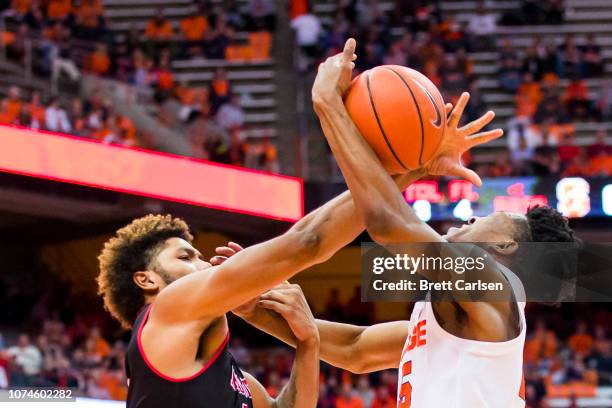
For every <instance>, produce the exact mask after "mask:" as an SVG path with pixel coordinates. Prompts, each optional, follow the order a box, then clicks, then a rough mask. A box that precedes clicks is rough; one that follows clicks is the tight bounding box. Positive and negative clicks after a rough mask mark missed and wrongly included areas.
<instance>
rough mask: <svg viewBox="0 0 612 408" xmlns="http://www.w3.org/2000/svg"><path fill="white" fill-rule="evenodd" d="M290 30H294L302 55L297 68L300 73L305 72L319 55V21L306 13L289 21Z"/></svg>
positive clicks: (314, 16)
mask: <svg viewBox="0 0 612 408" xmlns="http://www.w3.org/2000/svg"><path fill="white" fill-rule="evenodd" d="M291 28H293V29H294V30H295V35H296V42H297V45H298V47H299V48H300V50H301V53H302V54H301V59H300V60H299V62H298V66H299V69H300V71H302V72H305V71H306V70H308V68H309V67H310V65H311V64H312V60H313V59H315V58H316V57H317V56H318V55H319V51H318V44H319V37H320V35H321V21H320V20H319V17H317V16H316V15H314V14H312V13H310V12H307V13H305V14H301V15H299V16H298V17H296V18H294V19H293V20H291Z"/></svg>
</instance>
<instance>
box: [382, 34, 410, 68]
mask: <svg viewBox="0 0 612 408" xmlns="http://www.w3.org/2000/svg"><path fill="white" fill-rule="evenodd" d="M383 62H384V64H385V65H402V66H407V65H408V53H407V52H406V49H405V48H404V44H403V42H402V41H401V40H398V41H395V42H394V43H393V45H391V49H390V51H389V53H387V55H386V56H385V58H384V60H383Z"/></svg>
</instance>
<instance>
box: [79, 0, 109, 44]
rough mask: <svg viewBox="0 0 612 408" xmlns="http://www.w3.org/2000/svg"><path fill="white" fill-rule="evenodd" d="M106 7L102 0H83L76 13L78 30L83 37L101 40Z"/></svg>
mask: <svg viewBox="0 0 612 408" xmlns="http://www.w3.org/2000/svg"><path fill="white" fill-rule="evenodd" d="M103 16H104V8H103V6H102V2H101V1H100V0H81V2H80V5H79V7H78V9H77V14H76V25H77V32H78V33H79V35H80V36H81V37H82V38H85V39H90V40H100V39H101V38H102V37H103V34H104V17H103Z"/></svg>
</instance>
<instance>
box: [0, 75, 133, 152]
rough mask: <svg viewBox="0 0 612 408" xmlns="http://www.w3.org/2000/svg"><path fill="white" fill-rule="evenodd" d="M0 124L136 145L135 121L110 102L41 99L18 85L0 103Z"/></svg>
mask: <svg viewBox="0 0 612 408" xmlns="http://www.w3.org/2000/svg"><path fill="white" fill-rule="evenodd" d="M0 123H2V124H6V125H18V126H27V127H30V128H33V129H40V130H47V131H52V132H59V133H65V134H70V135H74V136H79V137H84V138H89V139H95V140H99V141H101V142H104V143H112V144H118V145H123V146H138V143H139V140H138V137H137V131H136V128H135V127H134V124H133V123H132V121H131V120H130V118H128V117H127V116H125V115H122V114H120V113H118V112H116V111H115V110H114V109H113V107H112V106H111V104H109V103H108V102H105V101H103V100H99V99H96V98H91V99H88V100H83V99H81V98H79V97H75V98H72V99H71V100H69V101H63V100H60V99H59V98H58V97H51V98H48V99H47V100H43V98H42V97H41V95H40V93H39V92H32V94H31V96H30V97H29V98H26V97H23V96H22V92H21V89H20V88H19V87H18V86H12V87H10V89H9V91H8V97H6V98H3V99H2V101H1V102H0Z"/></svg>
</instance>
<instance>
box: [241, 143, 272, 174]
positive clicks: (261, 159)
mask: <svg viewBox="0 0 612 408" xmlns="http://www.w3.org/2000/svg"><path fill="white" fill-rule="evenodd" d="M243 151H244V156H245V157H244V166H245V167H249V168H251V169H258V170H264V171H268V172H270V173H278V172H279V165H278V152H277V150H276V147H275V146H274V144H273V143H272V141H271V140H270V137H256V138H251V140H249V139H247V141H246V142H245V143H244V145H243Z"/></svg>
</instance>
